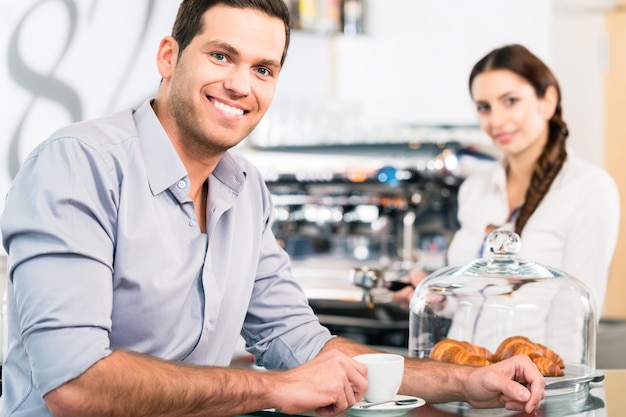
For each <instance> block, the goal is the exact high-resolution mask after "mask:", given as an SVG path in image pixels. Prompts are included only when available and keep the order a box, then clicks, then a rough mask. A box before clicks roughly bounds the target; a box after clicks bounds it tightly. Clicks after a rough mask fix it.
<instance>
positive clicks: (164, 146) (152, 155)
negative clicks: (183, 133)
mask: <svg viewBox="0 0 626 417" xmlns="http://www.w3.org/2000/svg"><path fill="white" fill-rule="evenodd" d="M151 101H152V100H146V101H145V102H144V103H143V104H142V105H141V106H140V107H139V108H138V109H137V110H136V111H135V114H134V118H135V125H136V126H137V132H138V133H139V141H140V143H141V150H142V153H143V157H144V161H145V164H146V172H147V175H148V183H149V184H150V190H151V191H152V194H154V195H157V194H160V193H162V192H163V191H165V190H166V189H168V188H169V187H171V186H172V185H173V184H175V183H177V182H178V181H180V180H181V179H183V178H185V177H186V176H187V170H186V169H185V166H184V165H183V163H182V161H181V160H180V158H179V157H178V153H176V149H174V145H172V142H171V141H170V139H169V137H168V136H167V133H165V129H163V126H162V125H161V123H160V122H159V119H158V118H157V116H156V114H155V113H154V110H153V109H152V106H151Z"/></svg>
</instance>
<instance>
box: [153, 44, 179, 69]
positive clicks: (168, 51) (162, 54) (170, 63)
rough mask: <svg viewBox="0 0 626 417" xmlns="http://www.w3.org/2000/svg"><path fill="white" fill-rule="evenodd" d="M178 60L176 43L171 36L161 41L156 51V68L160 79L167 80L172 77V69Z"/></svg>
mask: <svg viewBox="0 0 626 417" xmlns="http://www.w3.org/2000/svg"><path fill="white" fill-rule="evenodd" d="M177 60H178V42H176V40H175V39H174V38H172V37H171V36H166V37H164V38H163V39H161V43H159V49H158V50H157V56H156V61H157V68H158V69H159V74H161V78H163V79H169V78H171V77H172V73H173V71H174V67H175V66H176V62H177Z"/></svg>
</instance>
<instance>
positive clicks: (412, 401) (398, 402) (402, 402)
mask: <svg viewBox="0 0 626 417" xmlns="http://www.w3.org/2000/svg"><path fill="white" fill-rule="evenodd" d="M416 402H417V398H405V399H402V400H390V401H381V402H379V403H367V404H361V405H360V406H359V408H370V407H374V406H375V405H383V404H387V403H394V404H395V405H409V404H415V403H416Z"/></svg>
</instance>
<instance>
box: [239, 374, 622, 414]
mask: <svg viewBox="0 0 626 417" xmlns="http://www.w3.org/2000/svg"><path fill="white" fill-rule="evenodd" d="M598 373H601V374H604V375H605V378H604V381H602V382H598V383H591V384H590V385H588V386H586V387H585V389H583V390H581V391H579V392H573V393H569V394H563V395H553V396H548V397H546V399H544V400H543V401H542V402H541V407H540V408H539V410H538V412H537V415H538V416H542V417H624V416H626V395H625V394H624V393H626V369H619V370H618V369H612V370H602V371H599V372H598ZM251 416H257V417H283V416H286V415H285V414H282V413H278V412H273V411H259V412H256V413H251V414H248V415H246V416H241V417H251ZM300 416H316V414H315V413H313V412H311V413H305V414H301V415H300ZM339 416H340V417H347V416H349V414H348V413H347V412H345V413H341V414H339ZM375 416H376V414H375V413H372V417H375ZM406 416H407V417H453V416H463V417H524V416H528V417H531V416H532V415H530V414H526V413H518V412H514V411H507V410H505V409H475V408H471V407H469V406H467V405H466V404H463V403H451V404H437V405H425V406H423V407H420V408H417V409H415V410H411V411H409V412H408V413H407V414H406Z"/></svg>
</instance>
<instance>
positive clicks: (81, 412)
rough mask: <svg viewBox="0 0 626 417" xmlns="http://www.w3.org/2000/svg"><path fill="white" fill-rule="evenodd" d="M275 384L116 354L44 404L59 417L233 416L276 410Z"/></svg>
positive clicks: (259, 375)
mask: <svg viewBox="0 0 626 417" xmlns="http://www.w3.org/2000/svg"><path fill="white" fill-rule="evenodd" d="M272 384H273V382H272V377H271V374H270V373H265V372H259V371H253V370H247V369H232V368H218V367H199V366H197V367H196V366H188V365H180V364H176V363H171V362H167V361H162V360H158V359H155V358H152V357H148V356H143V355H138V354H134V353H128V352H114V353H112V354H111V355H110V356H108V357H107V358H104V359H102V360H100V361H99V362H97V363H95V364H94V365H93V366H92V367H91V368H89V369H88V370H87V371H86V372H85V373H83V374H82V375H81V376H79V377H78V378H76V379H74V380H72V381H69V382H67V383H66V384H64V385H63V386H61V387H59V388H57V389H55V390H53V391H51V392H50V393H48V394H47V395H46V396H45V400H46V403H47V405H48V407H49V408H50V410H51V412H52V413H53V414H54V415H56V416H85V415H89V416H99V415H106V416H129V415H137V416H140V415H146V416H163V417H166V416H177V417H178V416H181V415H185V416H206V415H221V416H228V415H236V414H242V413H245V412H249V411H255V410H260V409H263V408H273V407H274V406H275V405H274V404H271V403H270V399H269V396H268V395H267V394H268V393H269V392H270V391H271V390H272Z"/></svg>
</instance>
